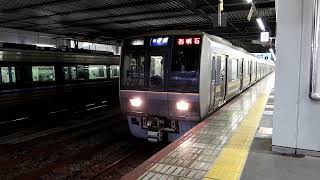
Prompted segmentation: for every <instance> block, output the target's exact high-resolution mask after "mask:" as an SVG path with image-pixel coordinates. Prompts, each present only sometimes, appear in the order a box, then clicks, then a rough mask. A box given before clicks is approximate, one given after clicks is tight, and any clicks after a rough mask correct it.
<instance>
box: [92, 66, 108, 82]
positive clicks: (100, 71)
mask: <svg viewBox="0 0 320 180" xmlns="http://www.w3.org/2000/svg"><path fill="white" fill-rule="evenodd" d="M106 78H107V66H106V65H89V79H92V80H93V79H106Z"/></svg>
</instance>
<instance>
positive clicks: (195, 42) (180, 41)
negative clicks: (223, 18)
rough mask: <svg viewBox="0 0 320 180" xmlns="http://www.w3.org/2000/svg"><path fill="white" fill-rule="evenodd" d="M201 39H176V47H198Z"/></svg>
mask: <svg viewBox="0 0 320 180" xmlns="http://www.w3.org/2000/svg"><path fill="white" fill-rule="evenodd" d="M200 43H201V38H200V37H187V38H178V39H177V45H179V46H184V45H186V46H191V45H200Z"/></svg>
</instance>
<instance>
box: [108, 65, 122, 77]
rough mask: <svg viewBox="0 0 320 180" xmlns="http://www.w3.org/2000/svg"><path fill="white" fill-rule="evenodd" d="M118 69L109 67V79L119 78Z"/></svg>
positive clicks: (115, 66)
mask: <svg viewBox="0 0 320 180" xmlns="http://www.w3.org/2000/svg"><path fill="white" fill-rule="evenodd" d="M119 75H120V68H119V66H118V65H111V66H110V78H119Z"/></svg>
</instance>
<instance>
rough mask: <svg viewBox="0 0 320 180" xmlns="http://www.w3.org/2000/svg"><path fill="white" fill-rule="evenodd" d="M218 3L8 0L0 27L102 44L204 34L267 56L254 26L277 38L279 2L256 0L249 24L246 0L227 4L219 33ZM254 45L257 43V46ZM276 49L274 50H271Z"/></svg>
mask: <svg viewBox="0 0 320 180" xmlns="http://www.w3.org/2000/svg"><path fill="white" fill-rule="evenodd" d="M218 3H219V0H6V1H2V3H1V6H0V26H2V27H8V28H14V29H22V30H29V31H37V32H46V33H52V34H56V35H63V36H67V37H70V38H75V39H78V40H86V41H92V42H98V43H106V42H108V43H118V42H120V41H119V40H120V39H122V38H123V37H127V36H131V35H136V34H140V33H145V32H150V31H156V30H180V29H189V30H201V31H205V32H207V33H209V34H213V35H216V36H220V37H223V38H225V39H227V40H229V41H231V42H232V43H233V44H234V45H237V46H241V47H243V48H245V49H246V50H248V51H249V52H264V51H267V50H268V49H269V45H260V44H254V43H253V41H254V42H258V40H259V38H260V32H261V30H260V28H259V26H258V24H257V22H256V20H255V18H256V17H261V18H262V20H263V22H264V24H265V26H266V30H267V31H269V32H270V35H271V36H275V29H276V10H275V1H274V0H253V3H254V4H255V6H256V9H257V13H256V15H255V16H254V17H253V18H252V19H251V21H248V20H247V16H248V14H249V10H250V8H251V4H249V3H248V2H247V0H224V10H223V14H224V15H223V17H225V18H226V26H225V27H218V23H217V22H218V20H217V19H218V18H217V14H218V13H217V12H218ZM252 40H253V41H252ZM271 46H272V45H271Z"/></svg>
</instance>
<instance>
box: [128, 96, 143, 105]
mask: <svg viewBox="0 0 320 180" xmlns="http://www.w3.org/2000/svg"><path fill="white" fill-rule="evenodd" d="M130 104H131V106H133V107H140V106H141V104H142V100H141V99H140V98H133V99H130Z"/></svg>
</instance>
